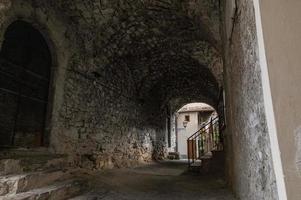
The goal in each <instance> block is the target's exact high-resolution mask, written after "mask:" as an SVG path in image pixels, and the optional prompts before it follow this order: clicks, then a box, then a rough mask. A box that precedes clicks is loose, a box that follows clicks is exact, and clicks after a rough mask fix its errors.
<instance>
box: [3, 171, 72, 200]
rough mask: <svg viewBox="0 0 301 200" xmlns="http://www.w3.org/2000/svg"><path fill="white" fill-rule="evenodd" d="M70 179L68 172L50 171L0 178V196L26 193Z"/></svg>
mask: <svg viewBox="0 0 301 200" xmlns="http://www.w3.org/2000/svg"><path fill="white" fill-rule="evenodd" d="M69 177H70V174H69V173H68V172H63V171H61V170H50V171H42V172H31V173H24V174H17V175H6V176H2V177H0V186H1V190H0V196H3V195H8V194H17V193H20V192H26V191H29V190H32V189H34V188H39V187H43V186H46V185H48V184H51V183H53V182H55V181H57V180H63V179H67V178H69Z"/></svg>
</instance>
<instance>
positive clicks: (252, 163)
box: [223, 0, 278, 200]
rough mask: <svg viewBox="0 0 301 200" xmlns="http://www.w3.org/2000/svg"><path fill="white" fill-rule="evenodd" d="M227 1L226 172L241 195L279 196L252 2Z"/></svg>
mask: <svg viewBox="0 0 301 200" xmlns="http://www.w3.org/2000/svg"><path fill="white" fill-rule="evenodd" d="M228 3H229V5H230V3H231V2H230V1H229V2H228ZM232 3H233V5H234V6H233V7H232V6H229V5H228V6H226V5H225V4H224V5H223V6H224V8H225V13H223V15H224V16H227V17H224V30H228V31H224V47H225V55H224V60H225V67H224V69H225V79H226V80H225V81H226V86H225V90H226V125H227V130H226V134H225V137H226V141H227V146H226V149H227V176H228V180H229V182H230V184H231V185H232V188H233V190H234V191H235V193H236V194H237V196H238V197H239V198H240V199H254V200H257V199H278V197H277V192H276V190H277V189H276V183H275V175H274V169H273V165H272V157H271V150H270V141H269V136H268V130H267V124H266V116H265V111H264V104H263V91H262V85H261V78H260V73H261V72H260V65H259V58H258V44H257V38H256V26H255V16H254V8H253V2H252V1H249V0H239V1H232ZM232 8H234V9H232ZM232 19H233V22H231V21H230V20H232ZM232 25H233V26H232ZM227 26H231V27H227ZM226 33H227V34H226Z"/></svg>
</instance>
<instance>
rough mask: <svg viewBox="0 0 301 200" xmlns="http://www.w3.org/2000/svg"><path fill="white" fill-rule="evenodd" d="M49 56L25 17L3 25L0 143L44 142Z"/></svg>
mask: <svg viewBox="0 0 301 200" xmlns="http://www.w3.org/2000/svg"><path fill="white" fill-rule="evenodd" d="M51 65H52V58H51V53H50V50H49V48H48V45H47V42H46V41H45V39H44V37H43V36H42V34H41V33H40V32H39V31H38V30H37V29H35V28H34V27H33V26H32V25H30V24H29V23H27V22H25V21H21V20H18V21H15V22H13V23H12V24H11V25H9V27H8V28H7V30H6V32H5V35H4V41H3V44H2V48H1V53H0V110H1V112H0V145H1V146H21V147H37V146H42V145H43V144H44V138H45V134H44V129H45V119H46V112H47V104H48V93H49V92H48V91H49V82H50V72H51Z"/></svg>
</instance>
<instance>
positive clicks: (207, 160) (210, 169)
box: [189, 150, 225, 174]
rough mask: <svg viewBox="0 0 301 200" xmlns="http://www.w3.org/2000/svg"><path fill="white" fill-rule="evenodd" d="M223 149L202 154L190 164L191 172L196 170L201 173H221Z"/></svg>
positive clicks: (223, 157)
mask: <svg viewBox="0 0 301 200" xmlns="http://www.w3.org/2000/svg"><path fill="white" fill-rule="evenodd" d="M224 159H225V155H224V151H223V150H221V151H217V150H213V151H211V153H210V154H208V155H204V156H202V157H200V158H199V159H198V160H196V161H195V162H194V163H192V164H191V165H190V168H189V169H190V171H191V172H197V173H201V174H207V173H217V172H221V173H223V170H224V165H225V163H224V162H225V160H224Z"/></svg>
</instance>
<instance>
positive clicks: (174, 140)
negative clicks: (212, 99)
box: [169, 102, 218, 159]
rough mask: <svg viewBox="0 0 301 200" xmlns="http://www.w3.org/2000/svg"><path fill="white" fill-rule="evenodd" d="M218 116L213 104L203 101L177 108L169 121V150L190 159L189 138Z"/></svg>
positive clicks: (180, 157)
mask: <svg viewBox="0 0 301 200" xmlns="http://www.w3.org/2000/svg"><path fill="white" fill-rule="evenodd" d="M217 116H218V114H217V112H216V110H215V109H214V108H213V107H212V106H210V105H209V104H206V103H201V102H195V103H188V104H185V105H184V106H182V107H181V108H180V109H177V110H176V111H175V112H174V113H173V114H172V116H171V118H170V122H169V124H170V130H169V132H170V140H171V141H170V146H169V151H171V152H177V154H178V155H179V159H188V157H189V155H188V154H189V152H188V150H189V149H188V148H187V139H188V138H189V137H191V136H192V135H193V134H195V133H196V132H197V131H198V130H200V128H202V127H204V126H206V125H208V124H209V123H210V122H211V121H212V120H215V118H217ZM208 142H214V141H213V140H212V141H208ZM202 150H203V149H202ZM206 153H207V152H206ZM204 154H205V152H204Z"/></svg>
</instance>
